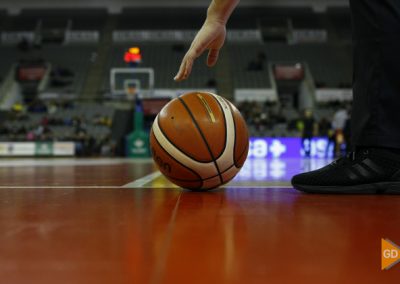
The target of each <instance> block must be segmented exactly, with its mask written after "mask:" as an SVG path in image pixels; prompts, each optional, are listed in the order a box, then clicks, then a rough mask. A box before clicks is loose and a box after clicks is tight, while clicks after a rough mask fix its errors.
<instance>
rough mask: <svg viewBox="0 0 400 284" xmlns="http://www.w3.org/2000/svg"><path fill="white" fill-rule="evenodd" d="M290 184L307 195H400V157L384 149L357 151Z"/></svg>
mask: <svg viewBox="0 0 400 284" xmlns="http://www.w3.org/2000/svg"><path fill="white" fill-rule="evenodd" d="M292 185H293V187H294V188H295V189H297V190H300V191H304V192H309V193H385V192H386V193H390V192H393V193H400V155H398V154H395V153H393V152H392V151H390V150H386V149H383V148H382V149H381V148H372V149H364V150H360V151H357V152H353V153H350V154H348V155H347V156H346V157H343V158H340V159H338V160H336V161H334V162H332V163H331V164H329V165H327V166H325V167H323V168H321V169H319V170H316V171H312V172H308V173H303V174H299V175H296V176H294V177H293V178H292Z"/></svg>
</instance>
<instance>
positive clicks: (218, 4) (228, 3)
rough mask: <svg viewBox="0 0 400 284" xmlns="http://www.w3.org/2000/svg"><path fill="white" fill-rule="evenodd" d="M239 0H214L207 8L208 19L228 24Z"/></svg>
mask: <svg viewBox="0 0 400 284" xmlns="http://www.w3.org/2000/svg"><path fill="white" fill-rule="evenodd" d="M238 3H239V0H212V2H211V4H210V6H209V7H208V10H207V21H217V22H220V23H222V24H226V22H227V21H228V19H229V17H230V15H231V14H232V12H233V10H234V9H235V7H236V5H237V4H238Z"/></svg>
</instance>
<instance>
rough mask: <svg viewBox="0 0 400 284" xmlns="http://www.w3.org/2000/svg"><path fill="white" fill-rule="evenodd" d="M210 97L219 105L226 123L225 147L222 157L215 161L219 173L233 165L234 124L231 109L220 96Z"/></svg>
mask: <svg viewBox="0 0 400 284" xmlns="http://www.w3.org/2000/svg"><path fill="white" fill-rule="evenodd" d="M210 95H212V96H213V97H214V98H215V99H216V100H218V102H219V103H220V104H221V107H222V110H223V113H224V116H225V121H226V131H227V133H226V145H225V149H224V152H223V153H222V155H221V156H220V157H219V158H218V159H217V160H216V163H217V165H218V168H219V170H220V171H221V172H224V171H225V170H226V169H228V168H229V167H231V166H232V165H234V164H235V162H234V160H233V159H234V146H235V123H234V121H233V117H232V112H231V108H230V107H229V105H228V104H227V102H226V101H225V100H224V99H223V98H222V97H220V96H218V95H214V94H210Z"/></svg>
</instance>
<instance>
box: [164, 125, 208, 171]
mask: <svg viewBox="0 0 400 284" xmlns="http://www.w3.org/2000/svg"><path fill="white" fill-rule="evenodd" d="M157 121H158V128H159V129H160V131H161V133H162V134H163V135H164V137H165V139H167V140H168V142H169V143H171V144H172V145H173V146H174V147H175V148H176V149H177V150H179V152H182V153H183V154H185V156H188V157H189V158H190V159H192V160H193V161H196V162H199V163H202V164H207V163H211V162H212V161H201V160H198V159H196V158H195V157H193V156H192V155H190V154H189V153H187V152H186V151H184V150H182V149H181V148H179V147H178V146H177V145H176V144H175V143H174V141H172V140H171V139H169V137H168V135H167V133H165V131H164V130H163V128H162V127H161V123H160V117H158V119H157Z"/></svg>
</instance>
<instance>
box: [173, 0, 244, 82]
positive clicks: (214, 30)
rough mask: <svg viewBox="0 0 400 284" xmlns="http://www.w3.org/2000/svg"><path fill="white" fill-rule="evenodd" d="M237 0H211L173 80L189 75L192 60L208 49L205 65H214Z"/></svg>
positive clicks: (182, 78) (180, 79)
mask: <svg viewBox="0 0 400 284" xmlns="http://www.w3.org/2000/svg"><path fill="white" fill-rule="evenodd" d="M238 3H239V0H212V2H211V4H210V6H209V7H208V10H207V18H206V20H205V22H204V24H203V26H202V27H201V29H200V30H199V32H198V33H197V35H196V37H195V38H194V40H193V42H192V44H191V46H190V48H189V50H188V51H187V52H186V54H185V56H184V57H183V59H182V63H181V66H180V68H179V71H178V73H177V74H176V76H175V78H174V80H175V81H182V80H185V79H187V78H188V77H189V75H190V72H191V71H192V66H193V62H194V60H195V59H196V58H198V57H199V56H200V55H201V54H203V52H204V51H205V50H206V49H208V50H209V52H208V57H207V65H208V66H209V67H211V66H214V65H215V63H216V62H217V60H218V55H219V50H220V49H221V47H222V46H223V44H224V42H225V36H226V28H225V25H226V22H227V21H228V19H229V17H230V15H231V14H232V12H233V10H234V9H235V7H236V5H237V4H238Z"/></svg>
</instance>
